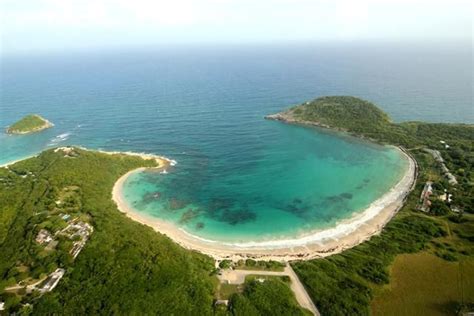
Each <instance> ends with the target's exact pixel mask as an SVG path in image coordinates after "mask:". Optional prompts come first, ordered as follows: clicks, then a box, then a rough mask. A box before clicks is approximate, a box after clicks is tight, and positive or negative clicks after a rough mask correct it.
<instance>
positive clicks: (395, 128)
mask: <svg viewBox="0 0 474 316" xmlns="http://www.w3.org/2000/svg"><path fill="white" fill-rule="evenodd" d="M267 118H269V119H277V120H282V121H287V122H291V123H301V124H310V125H317V126H321V127H326V128H331V129H335V130H342V131H345V132H349V133H351V134H353V135H355V136H358V137H365V138H369V139H372V140H374V141H377V142H380V143H386V144H392V145H402V146H405V147H415V146H422V145H427V144H430V145H434V144H437V143H439V140H445V141H455V142H462V143H469V142H473V141H474V126H473V125H469V124H446V123H425V122H403V123H395V122H392V121H391V119H390V117H389V116H388V114H386V113H385V112H383V111H382V110H381V109H380V108H378V107H377V106H376V105H375V104H373V103H371V102H369V101H366V100H362V99H359V98H356V97H351V96H327V97H321V98H317V99H315V100H313V101H309V102H305V103H303V104H300V105H297V106H294V107H292V108H290V109H288V110H286V111H283V112H281V113H278V114H274V115H269V116H267Z"/></svg>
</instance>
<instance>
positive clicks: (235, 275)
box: [219, 265, 320, 316]
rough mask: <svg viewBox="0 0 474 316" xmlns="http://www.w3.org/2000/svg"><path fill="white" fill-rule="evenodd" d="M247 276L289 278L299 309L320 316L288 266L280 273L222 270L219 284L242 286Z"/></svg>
mask: <svg viewBox="0 0 474 316" xmlns="http://www.w3.org/2000/svg"><path fill="white" fill-rule="evenodd" d="M247 275H273V276H285V275H286V276H289V277H290V280H291V285H290V287H291V290H292V291H293V292H294V293H295V297H296V300H297V301H298V304H300V305H301V307H303V308H306V309H307V310H310V311H311V312H312V313H313V314H314V315H317V316H319V315H320V314H319V311H318V309H317V308H316V306H315V305H314V303H313V301H312V300H311V298H310V297H309V295H308V292H306V289H305V288H304V286H303V284H302V283H301V281H300V279H299V278H298V276H297V275H296V273H295V271H293V269H292V268H291V266H290V265H287V266H286V267H285V269H284V270H283V271H281V272H277V271H260V270H223V271H222V275H220V276H219V279H220V280H221V282H228V283H229V284H242V283H244V282H245V277H246V276H247Z"/></svg>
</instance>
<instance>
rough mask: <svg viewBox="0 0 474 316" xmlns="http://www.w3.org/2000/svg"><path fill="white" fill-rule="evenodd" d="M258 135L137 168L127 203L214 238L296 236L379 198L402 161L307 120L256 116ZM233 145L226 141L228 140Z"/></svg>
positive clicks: (234, 240) (232, 240) (126, 192)
mask: <svg viewBox="0 0 474 316" xmlns="http://www.w3.org/2000/svg"><path fill="white" fill-rule="evenodd" d="M261 124H262V134H263V135H266V137H259V138H256V139H254V140H253V141H251V142H248V143H247V142H244V143H243V144H240V145H241V146H242V147H241V148H239V144H238V143H235V144H234V145H235V146H234V147H233V148H234V149H231V150H228V151H227V153H226V155H225V156H223V157H221V158H220V159H219V160H218V161H216V162H213V161H209V160H208V159H206V158H205V157H201V158H196V159H191V160H186V161H184V162H183V163H179V164H178V165H176V166H174V167H170V168H169V169H168V170H167V173H161V172H157V171H153V170H147V171H142V172H136V173H134V174H132V175H131V176H130V177H128V178H127V180H126V181H125V183H124V196H125V199H126V200H127V201H128V203H129V205H130V206H131V207H133V208H134V209H135V210H137V211H138V212H140V213H142V214H146V215H147V216H152V217H157V218H160V219H164V220H166V221H169V222H172V223H174V224H175V225H177V226H178V227H182V228H184V229H185V231H187V232H188V233H190V234H192V235H194V236H198V237H200V238H204V239H207V240H214V241H220V242H229V243H240V242H248V241H264V240H274V239H285V238H295V237H299V236H302V235H305V234H308V233H310V232H312V231H315V230H320V229H325V228H328V227H332V226H335V224H336V223H337V222H338V221H340V220H343V219H346V218H349V217H351V215H353V214H354V213H355V212H360V211H363V210H364V209H365V208H367V207H368V206H369V205H370V204H371V203H372V202H373V201H374V200H376V199H378V198H380V197H381V196H382V195H383V194H384V193H386V192H387V191H388V190H389V189H390V188H391V187H392V186H393V185H395V184H396V183H397V182H398V181H399V180H400V179H401V177H402V175H403V174H404V172H405V170H406V168H407V166H408V162H407V160H406V158H405V157H404V156H402V154H401V152H400V151H399V150H397V149H395V148H393V147H382V146H378V145H374V144H370V143H368V142H365V141H361V140H357V139H354V138H350V137H343V136H340V135H335V134H332V133H328V132H324V131H321V130H316V129H313V128H307V127H298V126H293V125H286V124H282V123H280V122H267V121H262V123H261ZM228 145H229V146H230V148H232V144H231V143H229V144H228Z"/></svg>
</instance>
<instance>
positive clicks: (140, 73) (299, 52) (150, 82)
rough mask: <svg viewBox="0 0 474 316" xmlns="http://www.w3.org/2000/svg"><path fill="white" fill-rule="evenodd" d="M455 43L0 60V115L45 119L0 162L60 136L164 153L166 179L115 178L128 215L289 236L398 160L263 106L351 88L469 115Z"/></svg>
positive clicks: (372, 186)
mask: <svg viewBox="0 0 474 316" xmlns="http://www.w3.org/2000/svg"><path fill="white" fill-rule="evenodd" d="M466 47H467V48H466ZM466 47H464V46H453V45H440V46H436V45H434V46H432V45H431V46H430V45H428V46H422V45H419V46H416V47H415V46H413V45H405V44H400V45H395V44H394V45H385V46H384V45H377V46H376V47H375V46H374V45H373V44H370V45H365V46H364V45H356V44H347V45H342V44H341V45H300V46H298V45H284V46H266V47H263V46H258V47H228V48H215V47H208V48H193V49H192V54H190V53H189V52H190V51H191V50H189V49H179V48H176V49H171V48H167V49H161V50H160V49H157V50H155V51H147V52H140V51H129V52H126V51H122V52H118V51H117V52H108V53H106V52H100V53H87V54H70V55H67V56H66V55H57V56H37V57H34V56H22V57H15V58H13V57H9V58H7V57H2V70H1V91H0V92H1V93H0V125H1V126H2V127H5V126H7V125H8V124H11V123H12V122H14V121H16V120H18V119H19V118H20V117H21V116H23V115H26V114H29V113H38V114H41V115H42V116H44V117H46V118H47V119H49V120H50V121H52V122H53V123H55V126H54V128H52V129H48V130H45V131H43V132H40V133H38V134H34V135H24V136H12V135H6V134H4V133H0V149H1V150H0V165H1V164H3V163H6V162H9V161H12V160H15V159H21V158H25V157H27V156H30V155H33V154H36V153H38V152H40V151H41V150H43V149H47V148H53V147H56V146H62V145H81V146H85V147H88V148H93V149H104V150H114V151H115V150H123V151H135V152H148V153H155V154H159V155H164V156H167V157H170V158H172V159H174V160H176V161H178V165H177V166H176V167H175V168H174V169H172V170H169V173H168V174H166V175H160V174H158V175H157V174H153V173H143V174H136V175H134V176H133V177H132V178H131V179H130V182H129V183H128V185H127V187H126V193H127V194H128V198H129V200H130V203H131V204H135V205H134V206H135V207H136V208H137V209H138V210H139V211H142V212H147V213H149V214H156V215H159V216H160V217H162V218H165V219H168V220H171V221H175V222H176V223H178V224H179V225H182V226H183V227H185V228H186V229H187V230H188V231H189V232H191V233H193V234H197V235H200V236H205V237H208V238H211V239H216V238H218V237H222V238H224V237H223V236H224V235H225V238H227V239H228V240H245V239H249V238H254V237H255V236H257V235H258V236H257V237H258V238H260V239H268V238H279V236H285V237H286V236H290V235H291V236H294V235H298V234H301V233H302V232H305V231H307V230H311V229H317V228H323V227H328V226H331V225H334V223H335V222H336V221H338V220H340V219H343V218H347V217H349V216H350V215H351V214H352V212H356V211H358V210H362V209H363V208H365V207H366V206H367V205H368V204H370V202H371V201H373V200H375V199H376V198H377V197H380V196H381V195H382V194H383V193H384V192H386V190H388V188H390V187H391V186H392V185H393V184H394V183H395V182H396V181H397V179H398V178H399V177H400V174H401V172H402V170H403V168H404V162H403V161H402V160H400V156H399V153H398V152H397V151H394V150H393V149H390V148H383V147H379V146H375V145H371V144H369V143H364V142H362V141H360V140H355V139H351V138H345V137H340V136H337V135H335V134H332V133H328V132H325V131H323V130H315V129H310V128H304V127H298V126H290V125H286V124H282V123H279V122H270V121H265V120H263V116H264V115H266V114H270V113H275V112H279V111H281V110H282V109H284V108H286V107H288V106H291V105H293V104H298V103H301V102H304V101H306V100H308V99H311V98H314V97H317V96H322V95H354V96H359V97H362V98H366V99H368V100H371V101H373V102H375V103H376V104H378V105H379V106H380V107H381V108H382V109H383V110H385V111H387V112H388V113H389V114H390V115H391V116H392V117H393V118H394V119H395V120H396V121H400V120H428V121H451V122H473V121H474V113H473V111H472V80H471V79H472V78H471V75H472V74H471V72H470V69H471V68H472V67H468V66H466V65H472V60H471V54H470V51H471V50H472V49H471V48H470V46H469V45H468V46H466ZM157 192H158V193H160V194H159V196H160V199H156V197H157V196H156V193H157ZM170 209H171V210H170ZM190 210H191V211H190ZM186 212H187V213H186ZM185 213H186V214H187V215H186V216H185V217H184V219H185V220H184V221H181V218H182V217H183V214H185ZM196 214H197V216H196ZM180 222H181V224H180ZM200 223H201V224H200Z"/></svg>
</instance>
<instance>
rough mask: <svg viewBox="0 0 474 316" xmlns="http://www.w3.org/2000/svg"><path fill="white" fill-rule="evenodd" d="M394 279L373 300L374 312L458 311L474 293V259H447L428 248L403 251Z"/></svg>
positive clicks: (394, 271)
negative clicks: (410, 252) (405, 252)
mask: <svg viewBox="0 0 474 316" xmlns="http://www.w3.org/2000/svg"><path fill="white" fill-rule="evenodd" d="M407 267H409V269H407ZM391 279H392V280H391V282H390V285H389V286H386V287H383V288H382V289H381V290H380V293H379V294H378V295H377V296H376V298H375V299H374V301H373V302H372V312H373V314H374V315H440V316H441V315H456V314H457V312H459V311H460V310H461V309H462V305H461V304H459V302H463V301H466V299H467V298H472V297H474V286H473V285H472V283H473V282H474V260H464V261H462V262H447V261H445V260H442V259H440V258H437V257H436V256H433V255H430V254H428V253H425V252H423V253H418V254H409V255H400V256H398V257H397V258H396V259H395V262H394V263H393V266H392V267H391Z"/></svg>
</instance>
